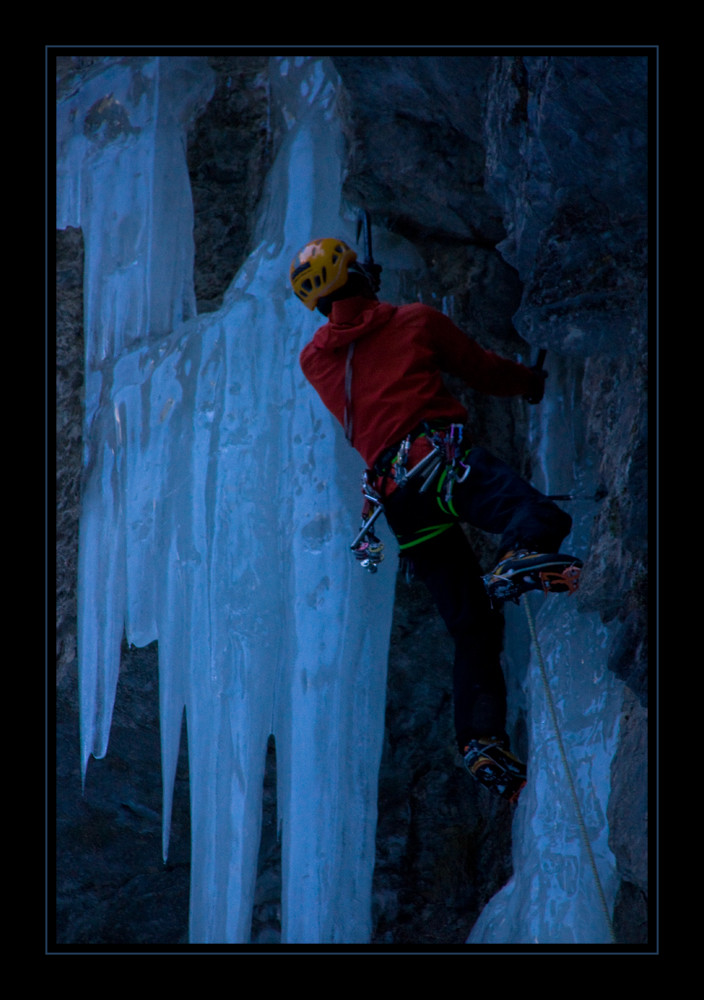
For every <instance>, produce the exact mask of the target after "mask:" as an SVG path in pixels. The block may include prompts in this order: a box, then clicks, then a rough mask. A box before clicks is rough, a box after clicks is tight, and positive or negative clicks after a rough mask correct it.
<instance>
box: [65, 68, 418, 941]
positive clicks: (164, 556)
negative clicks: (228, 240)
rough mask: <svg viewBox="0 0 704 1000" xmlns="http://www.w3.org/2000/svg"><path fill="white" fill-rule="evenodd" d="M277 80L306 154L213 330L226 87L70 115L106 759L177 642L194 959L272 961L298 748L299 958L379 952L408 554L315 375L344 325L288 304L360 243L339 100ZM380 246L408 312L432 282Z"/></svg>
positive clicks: (174, 680) (99, 720) (147, 90)
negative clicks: (272, 870)
mask: <svg viewBox="0 0 704 1000" xmlns="http://www.w3.org/2000/svg"><path fill="white" fill-rule="evenodd" d="M271 65H272V68H271V76H272V81H271V83H272V101H274V102H277V104H278V109H279V110H280V111H281V112H282V113H283V117H284V120H285V121H286V123H287V125H288V132H287V134H286V136H285V139H284V141H283V144H282V148H281V152H280V155H279V157H278V159H277V161H276V163H275V165H274V167H273V170H272V174H271V177H270V178H269V183H268V188H267V195H266V197H265V199H264V210H263V212H262V217H261V219H260V220H259V225H258V231H257V240H256V248H255V249H254V250H253V252H252V254H251V256H250V257H249V259H248V260H247V261H246V262H245V265H244V266H243V267H242V268H241V270H240V272H239V273H238V274H237V275H236V276H235V277H234V280H233V282H232V285H231V287H230V288H229V289H228V291H227V294H226V296H225V301H224V304H223V307H222V308H221V309H220V310H219V312H217V313H212V314H208V315H204V316H200V317H199V316H196V315H195V309H194V294H193V277H192V270H193V238H192V213H193V210H192V204H191V196H190V188H189V185H188V176H187V170H186V163H185V154H184V150H185V126H186V124H187V122H188V120H189V118H190V117H191V116H192V114H193V113H194V110H195V109H197V107H198V106H199V105H200V104H201V103H202V102H204V101H206V100H207V99H208V96H209V94H210V92H211V90H212V79H211V75H210V71H209V69H208V66H207V62H206V61H205V60H204V59H200V58H188V59H181V58H176V57H154V58H149V59H127V60H122V61H119V62H112V63H111V62H110V61H106V62H105V64H104V65H102V66H101V67H98V69H97V70H94V72H93V75H92V76H91V77H89V78H88V79H87V80H85V81H84V82H83V84H82V86H81V87H79V88H77V89H76V91H75V92H74V93H72V94H70V95H68V96H67V97H66V98H64V99H63V100H62V101H61V102H60V104H59V106H58V124H59V127H58V139H59V142H58V219H57V224H58V226H59V227H64V226H69V225H70V226H80V227H81V228H82V230H83V233H84V239H85V292H86V294H85V302H86V305H85V310H86V320H85V322H86V342H87V346H86V414H85V468H84V480H85V483H84V488H83V508H82V516H81V524H80V557H79V562H80V566H79V575H80V579H79V687H80V716H81V758H82V767H83V771H84V774H85V769H86V767H87V766H88V761H89V758H90V756H91V754H92V755H94V756H96V757H102V756H103V755H104V754H105V753H106V752H107V747H108V738H109V731H110V720H111V715H112V710H113V703H114V698H115V689H116V682H117V676H118V670H119V659H120V644H121V640H122V636H123V630H124V632H125V633H126V637H127V639H128V641H129V642H130V643H134V644H135V645H138V646H142V645H145V644H147V643H149V642H152V641H153V640H155V639H158V643H159V699H160V717H161V746H162V767H163V774H164V805H163V814H164V837H163V840H164V853H165V854H166V851H167V848H168V831H169V823H170V813H171V797H172V790H173V782H174V776H175V768H176V761H177V756H178V750H179V738H180V732H181V725H182V719H183V714H184V711H185V716H186V720H187V732H188V755H189V769H190V792H191V812H192V877H191V903H190V940H191V941H192V942H205V943H222V942H224V943H238V942H248V941H249V937H250V929H251V915H252V902H253V892H254V883H255V873H256V861H257V853H258V848H259V838H260V826H261V803H262V783H263V774H264V765H265V756H266V747H267V739H268V737H269V735H270V734H273V735H274V737H275V741H276V753H277V807H278V822H279V826H280V829H281V837H282V867H283V875H282V882H283V885H282V941H283V942H287V943H290V942H306V943H311V942H312V943H318V942H333V943H334V942H352V943H354V942H365V941H367V940H368V939H369V936H370V933H371V879H372V871H373V865H374V836H375V829H376V810H377V776H378V770H379V762H380V757H381V746H382V738H383V728H384V727H383V718H384V707H385V686H386V662H387V651H388V640H389V631H390V622H391V609H392V603H393V591H394V580H395V573H394V566H393V563H394V561H395V560H394V556H393V553H394V548H393V545H392V544H391V539H390V537H389V536H388V532H387V533H386V541H387V542H388V543H389V545H388V551H389V562H390V564H389V565H388V568H387V571H386V572H380V573H378V574H376V576H372V575H370V574H368V573H366V572H364V571H363V570H361V569H360V567H359V566H358V565H357V564H356V562H355V560H354V558H353V557H352V555H351V553H350V551H349V545H350V542H351V540H352V538H353V537H354V535H355V534H356V533H357V530H358V527H359V517H360V511H361V505H362V495H361V488H360V487H361V474H362V463H361V460H360V459H359V457H358V456H357V455H356V453H355V452H353V450H352V449H351V448H350V447H349V446H348V444H347V443H346V442H345V440H344V436H343V435H342V433H341V430H340V428H339V427H338V426H337V425H336V424H335V422H334V421H333V418H332V417H331V416H330V415H329V414H328V412H327V411H326V410H325V408H324V407H323V406H322V404H321V403H320V402H319V400H318V398H317V396H316V394H315V393H314V392H313V391H312V390H311V388H310V386H309V385H308V383H307V382H306V380H305V379H304V377H303V375H302V373H301V371H300V367H299V364H298V355H299V352H300V350H301V348H302V347H303V346H304V344H305V343H306V342H307V341H308V340H309V339H310V337H311V336H312V333H313V332H314V330H315V328H316V327H317V325H319V323H318V320H317V319H316V317H315V316H314V315H312V314H311V313H309V312H308V311H307V310H306V309H305V308H303V307H302V306H301V305H300V303H299V302H298V301H297V300H296V299H295V298H294V297H293V295H292V294H291V292H290V287H289V284H288V267H289V263H290V260H291V259H292V257H293V255H294V252H295V251H296V250H298V249H299V248H300V246H302V245H303V244H304V243H305V242H306V241H307V240H308V239H310V238H312V237H313V236H316V235H319V234H320V233H325V232H335V233H339V234H340V235H342V236H343V237H346V238H348V239H349V240H350V242H352V243H353V242H354V240H355V221H356V217H355V214H354V212H352V211H349V210H347V209H344V208H343V207H342V206H341V204H340V191H341V186H342V185H341V182H342V178H341V162H342V160H341V149H342V137H341V135H340V132H339V127H338V123H337V119H336V117H335V114H334V101H335V98H336V94H337V88H338V81H337V78H336V76H335V74H334V72H332V70H331V68H330V64H329V63H328V61H327V60H325V59H315V58H311V59H305V60H290V61H289V60H286V59H274V60H273V61H272V64H271ZM108 95H109V96H108ZM381 247H382V252H383V253H384V256H385V265H386V269H385V277H386V279H387V287H389V286H390V287H391V291H392V292H393V288H394V281H395V280H396V279H395V278H394V260H396V262H397V264H398V266H399V267H400V269H401V270H403V269H404V268H407V267H409V266H410V267H415V266H417V258H416V257H415V256H414V254H413V252H412V250H410V248H409V247H407V246H405V245H404V244H403V243H402V241H396V244H395V247H394V245H393V240H392V241H391V242H390V243H387V245H386V247H384V246H383V243H382V244H381ZM399 280H400V279H399Z"/></svg>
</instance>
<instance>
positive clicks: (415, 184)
mask: <svg viewBox="0 0 704 1000" xmlns="http://www.w3.org/2000/svg"><path fill="white" fill-rule="evenodd" d="M211 63H212V66H213V69H214V70H215V72H216V74H217V86H216V89H215V94H214V96H213V98H212V100H211V102H210V104H209V105H208V107H207V108H206V110H205V112H204V113H203V114H202V116H201V117H200V118H199V120H198V121H197V123H196V125H195V127H194V128H193V130H192V134H191V137H190V143H189V167H190V171H191V178H192V186H193V191H194V207H195V215H196V223H195V234H194V235H195V242H196V292H197V297H198V307H199V311H201V312H204V311H209V310H214V309H217V308H218V306H219V304H220V302H221V301H222V296H223V294H224V292H225V290H226V288H227V286H228V284H229V283H230V281H231V280H232V277H233V275H234V274H235V273H236V271H237V269H238V267H239V266H240V264H241V263H242V261H243V260H244V258H245V256H246V254H247V253H248V251H249V249H250V247H249V243H248V240H249V237H250V234H251V231H252V221H253V218H254V213H255V210H256V206H257V201H258V198H259V195H260V194H261V184H262V181H263V178H264V176H265V174H266V170H267V167H268V165H269V164H270V162H271V159H272V157H273V154H274V152H275V149H276V144H277V141H278V129H277V123H276V121H270V120H269V105H268V101H267V60H266V59H265V58H263V57H259V56H254V57H251V58H250V57H248V58H243V57H240V56H218V57H217V58H212V59H211ZM334 63H335V66H336V68H337V70H338V73H339V74H340V77H341V79H342V82H343V85H344V97H343V100H342V101H341V113H342V114H343V116H344V121H345V131H346V136H347V141H348V170H347V178H346V184H345V191H344V194H345V196H346V197H347V198H348V199H349V201H350V203H351V204H363V205H365V206H366V207H367V208H369V209H370V211H371V212H372V214H373V215H374V218H375V222H376V224H377V225H380V226H385V227H386V228H387V229H389V230H391V231H394V232H398V233H401V234H402V235H404V236H405V237H406V238H407V239H410V240H411V241H412V242H413V243H414V244H415V245H416V247H417V249H418V250H419V252H420V253H421V255H422V256H423V258H424V259H425V261H426V263H427V267H428V275H429V279H428V287H427V288H424V289H422V290H421V292H422V295H423V298H424V301H427V302H431V303H433V302H434V303H435V304H437V305H441V303H444V304H445V305H446V307H447V308H448V309H449V310H450V311H451V313H452V316H453V318H454V319H455V321H456V322H457V323H458V325H460V326H462V327H463V328H465V329H466V330H467V331H468V332H472V333H474V334H475V335H476V336H477V337H478V339H479V340H480V341H481V342H482V343H483V344H484V345H485V346H487V347H490V348H493V349H495V350H497V351H499V352H500V353H506V354H513V355H515V354H516V353H522V354H523V355H524V357H528V356H530V355H531V354H532V352H533V351H534V350H535V348H536V347H546V348H547V349H548V351H549V352H550V353H551V357H552V358H553V364H552V366H551V378H560V379H561V380H562V381H563V383H564V386H565V391H569V392H573V393H575V394H577V395H578V397H579V398H581V401H582V406H581V420H582V422H583V427H582V428H581V432H583V434H584V437H585V438H586V439H587V440H588V441H589V443H590V446H591V449H592V451H593V453H595V454H598V455H599V456H601V460H600V465H599V468H598V470H596V478H597V480H598V482H599V484H600V490H601V495H603V499H602V500H601V502H595V503H594V521H593V530H592V539H591V548H590V554H589V560H588V564H587V566H586V568H585V572H584V574H583V584H582V587H581V589H580V592H579V595H578V600H579V607H580V609H581V610H584V611H591V612H594V611H596V612H598V613H599V614H600V615H601V617H602V619H603V621H604V622H613V621H617V622H618V623H619V631H618V634H617V639H616V641H615V643H614V644H613V647H612V649H611V654H610V662H609V666H610V668H611V669H612V670H614V672H615V673H616V674H617V675H618V676H619V677H620V678H621V679H622V680H623V681H624V683H625V684H626V691H627V696H626V698H625V701H624V706H623V722H622V726H621V743H620V748H619V752H618V753H617V755H616V757H615V759H614V762H613V789H614V790H613V792H612V801H611V804H610V809H609V811H610V815H609V823H610V828H611V831H612V844H611V847H612V850H613V852H614V854H615V856H616V858H617V862H618V867H619V872H620V875H621V880H622V882H621V892H620V895H619V901H618V904H617V911H616V914H615V925H616V931H617V935H618V939H619V942H620V943H624V944H640V943H643V942H645V941H646V940H647V910H646V906H647V892H648V882H647V875H648V871H647V802H646V795H645V789H646V785H647V779H646V774H647V739H646V727H647V634H648V631H647V591H648V588H647V529H646V524H647V273H646V254H647V155H646V149H647V142H648V135H647V113H646V106H647V89H648V69H649V66H648V60H647V58H646V57H645V56H641V55H626V56H601V55H600V56H595V57H590V58H585V57H581V56H547V55H546V56H531V57H526V56H520V55H515V56H506V57H493V56H474V57H443V56H440V57H431V56H424V57H416V56H403V55H400V56H393V57H381V56H379V57H377V56H365V57H363V58H360V57H354V56H353V57H350V56H345V57H335V58H334ZM85 69H86V60H84V59H69V60H65V61H64V62H63V63H62V64H61V65H60V66H59V73H60V85H61V86H68V85H70V84H71V80H72V78H73V77H75V75H76V74H80V73H81V72H82V71H85ZM57 247H58V251H57V268H58V270H57V312H58V324H59V325H58V351H57V393H58V412H57V440H58V442H59V445H58V451H57V469H58V476H57V526H58V535H57V579H58V589H57V692H58V710H59V714H58V725H57V736H58V744H57V756H58V761H59V772H58V799H57V817H58V818H57V829H58V904H57V927H56V932H57V941H58V942H59V943H63V944H78V943H83V944H152V943H158V944H179V943H184V942H185V941H186V935H187V906H188V902H187V900H188V794H187V781H188V773H187V761H186V760H185V759H184V760H183V761H182V762H181V766H180V770H179V776H178V781H177V797H176V803H175V811H174V833H173V834H172V838H171V859H170V862H169V865H168V866H166V867H164V866H163V865H162V863H161V860H160V830H159V815H158V814H159V809H160V796H161V789H160V775H159V770H158V769H159V754H158V706H157V692H156V652H155V650H154V649H153V648H152V647H147V648H146V649H145V650H138V651H135V650H127V649H125V651H124V657H123V664H122V671H121V679H120V687H119V689H118V697H117V704H116V712H115V717H114V721H113V737H112V740H111V749H110V753H109V755H108V757H107V758H106V760H104V761H100V762H95V764H96V767H95V768H93V767H91V769H90V771H89V776H88V786H87V789H86V795H85V797H83V798H82V797H81V782H80V773H79V772H80V768H79V762H78V749H77V737H76V731H77V707H76V695H75V683H76V671H75V615H76V612H75V570H76V548H77V545H76V539H77V520H78V505H79V497H78V489H77V484H78V483H79V482H80V461H81V456H80V437H81V411H80V392H81V354H82V348H81V280H80V275H81V239H80V233H77V232H75V231H70V230H67V231H65V232H62V233H59V234H58V235H57ZM382 263H383V262H382ZM456 388H457V391H458V392H459V393H461V394H462V395H463V398H464V400H465V402H466V404H467V406H468V408H469V411H470V421H471V423H472V425H473V427H474V428H475V431H476V434H477V437H478V438H479V439H481V440H482V441H483V442H484V443H487V442H490V445H491V448H492V450H493V451H494V452H495V453H497V454H499V455H500V456H501V457H502V458H504V459H505V460H506V461H508V462H510V463H511V464H512V465H514V466H515V467H517V468H518V469H520V470H521V471H522V472H524V473H525V474H527V475H530V468H529V467H528V464H527V458H526V451H525V448H524V443H525V435H526V426H525V412H524V411H525V408H524V407H523V406H522V404H521V403H520V402H518V401H514V402H511V403H506V401H501V402H500V403H499V401H489V402H488V403H486V402H481V403H479V402H478V401H477V400H476V398H474V397H472V396H470V395H468V394H467V393H465V392H464V390H463V389H462V387H460V386H457V387H456ZM470 535H471V540H472V542H473V544H474V545H475V546H476V548H477V550H478V553H479V555H480V558H481V560H482V562H484V563H486V564H489V563H490V562H491V559H492V557H493V556H494V555H495V552H494V550H493V548H492V543H491V542H490V541H487V539H486V538H484V537H482V536H479V535H478V534H476V533H472V532H470ZM450 663H451V650H450V643H449V640H448V638H447V637H446V635H445V634H444V630H443V626H442V623H441V622H440V620H439V619H438V618H437V616H436V615H435V613H434V611H433V609H432V607H431V605H430V604H429V601H428V599H427V597H426V595H425V593H424V591H423V590H422V588H420V587H419V586H418V585H417V584H413V583H410V584H406V583H404V582H402V581H399V585H398V588H397V606H396V612H395V622H394V631H393V636H392V646H391V653H390V662H389V687H388V706H387V734H386V743H385V752H384V758H383V761H382V773H381V783H380V809H379V828H378V838H377V843H378V855H377V869H376V876H375V914H374V916H375V928H376V930H375V937H374V943H376V944H380V945H384V944H386V945H388V944H404V943H406V944H416V945H435V944H444V945H453V944H461V942H463V941H464V940H465V939H466V937H467V934H468V933H469V931H470V930H471V926H472V924H473V922H474V920H475V919H476V917H477V916H478V914H479V912H480V911H481V909H482V907H483V906H484V904H485V903H486V902H487V900H488V899H489V898H490V897H491V896H492V895H493V894H494V893H495V892H496V891H497V890H498V889H499V888H500V887H501V885H503V884H504V883H505V882H506V880H507V879H508V877H509V876H510V873H511V843H510V838H511V807H509V806H507V805H506V804H505V803H501V802H498V801H497V802H492V803H487V802H486V800H485V798H484V797H483V796H479V795H476V794H474V790H473V789H472V788H469V790H468V785H467V780H466V775H465V774H464V772H463V770H462V768H461V767H460V766H459V762H458V766H457V767H455V768H454V769H453V770H452V772H451V773H448V768H447V760H448V748H449V747H451V746H452V743H453V738H452V732H451V711H450V702H451V683H450V669H449V665H450ZM429 664H431V665H432V667H430V668H429ZM517 739H518V741H519V743H520V734H517ZM269 756H270V763H271V766H270V769H269V772H268V777H267V785H266V788H267V799H268V801H269V802H270V810H269V811H268V812H266V813H265V819H264V828H263V836H262V849H261V853H260V879H259V888H258V898H257V907H256V911H255V914H254V921H253V932H252V940H253V942H256V943H260V944H267V943H275V942H276V940H277V922H278V866H279V857H278V847H277V842H276V836H275V820H274V811H273V799H274V791H273V781H272V778H273V771H274V768H275V749H274V748H273V747H272V748H271V752H270V755H269ZM128 778H129V780H128Z"/></svg>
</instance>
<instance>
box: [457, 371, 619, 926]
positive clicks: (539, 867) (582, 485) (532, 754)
mask: <svg viewBox="0 0 704 1000" xmlns="http://www.w3.org/2000/svg"><path fill="white" fill-rule="evenodd" d="M562 364H563V362H561V359H560V358H558V357H557V356H555V355H552V356H551V355H549V354H548V357H547V367H548V368H549V369H550V377H549V379H548V381H547V390H546V395H545V399H544V401H543V403H542V404H541V405H540V407H535V408H534V409H533V411H532V413H531V420H532V427H531V435H530V436H531V442H532V451H533V461H534V465H533V472H534V475H533V482H534V484H535V485H536V486H538V488H540V489H542V490H544V491H545V492H546V493H558V494H562V493H570V494H573V495H575V496H578V497H582V498H585V499H579V500H575V501H568V502H566V503H565V508H566V509H568V510H569V512H570V514H571V515H572V517H573V519H574V524H573V530H572V533H571V534H570V536H569V537H568V538H567V540H566V541H565V542H564V544H563V546H562V548H563V551H566V552H571V553H573V554H575V555H578V556H581V557H582V558H584V556H585V555H586V553H588V550H589V537H590V530H591V523H592V520H593V515H594V501H593V500H591V499H586V498H588V497H591V496H593V495H594V492H595V489H596V483H595V482H594V479H593V469H594V463H593V456H590V455H589V453H588V451H587V449H586V446H585V442H584V439H583V433H582V427H581V420H580V413H579V400H578V399H575V398H572V397H571V396H570V394H569V393H568V392H567V391H566V390H565V385H571V386H573V387H575V388H574V389H573V390H572V391H573V392H578V387H579V378H578V377H577V378H575V375H574V373H572V374H571V376H570V377H569V378H564V377H563V374H564V373H563V372H562V370H561V367H562ZM522 600H523V602H525V600H526V597H524V598H523V599H522ZM528 600H529V601H530V605H529V608H530V611H531V614H532V617H533V621H534V623H535V629H536V632H537V638H538V644H539V646H540V651H541V654H542V661H543V664H542V667H541V662H540V659H539V657H538V655H537V654H536V649H535V646H534V645H533V644H531V635H530V630H529V624H528V618H527V616H526V614H525V608H523V607H518V606H515V605H508V606H507V607H506V652H505V655H506V659H507V664H508V671H509V673H510V675H511V677H512V678H513V683H514V684H517V685H519V686H520V687H522V689H523V693H524V695H525V701H526V703H527V721H528V744H529V763H528V783H527V786H526V788H525V789H524V790H523V792H522V793H521V797H520V799H519V802H518V805H517V807H516V815H515V819H514V824H513V865H514V875H513V877H512V879H511V880H510V881H509V882H508V884H507V885H506V886H505V887H504V888H503V889H502V890H501V891H500V892H499V893H498V894H497V895H496V896H495V897H494V898H493V899H492V900H491V901H490V902H489V904H488V905H487V906H486V907H485V909H484V911H483V912H482V914H481V916H480V918H479V920H478V921H477V923H476V924H475V926H474V928H473V930H472V933H471V935H470V937H469V939H468V943H470V944H473V945H479V944H539V945H571V944H573V945H584V944H588V945H595V944H596V945H600V944H605V945H609V944H612V943H613V938H612V928H611V914H612V913H613V905H614V899H615V894H616V891H617V889H618V884H619V876H618V875H617V872H616V865H615V859H614V857H613V855H612V853H611V850H610V848H609V844H608V836H609V827H608V823H607V804H608V799H609V794H610V791H611V773H610V771H611V761H612V758H613V756H614V753H615V751H616V746H617V741H618V728H619V720H620V715H621V707H622V704H623V685H622V683H621V682H620V681H619V680H618V679H617V678H616V676H615V675H614V674H613V672H612V671H610V670H609V669H608V668H607V656H608V651H609V646H610V644H611V641H612V639H613V627H612V626H605V625H603V624H602V622H601V620H600V618H599V615H598V614H582V613H578V611H577V608H576V603H575V601H573V600H572V598H570V597H569V596H563V595H559V596H558V595H548V596H547V597H543V596H542V595H538V594H532V595H529V596H528ZM548 692H549V693H548ZM520 700H521V701H522V700H523V699H520ZM518 702H519V698H517V697H515V695H514V697H511V695H510V694H509V706H511V704H514V705H515V704H517V703H518ZM553 713H554V714H553ZM558 733H559V737H558ZM567 769H569V771H568V770H567Z"/></svg>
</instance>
